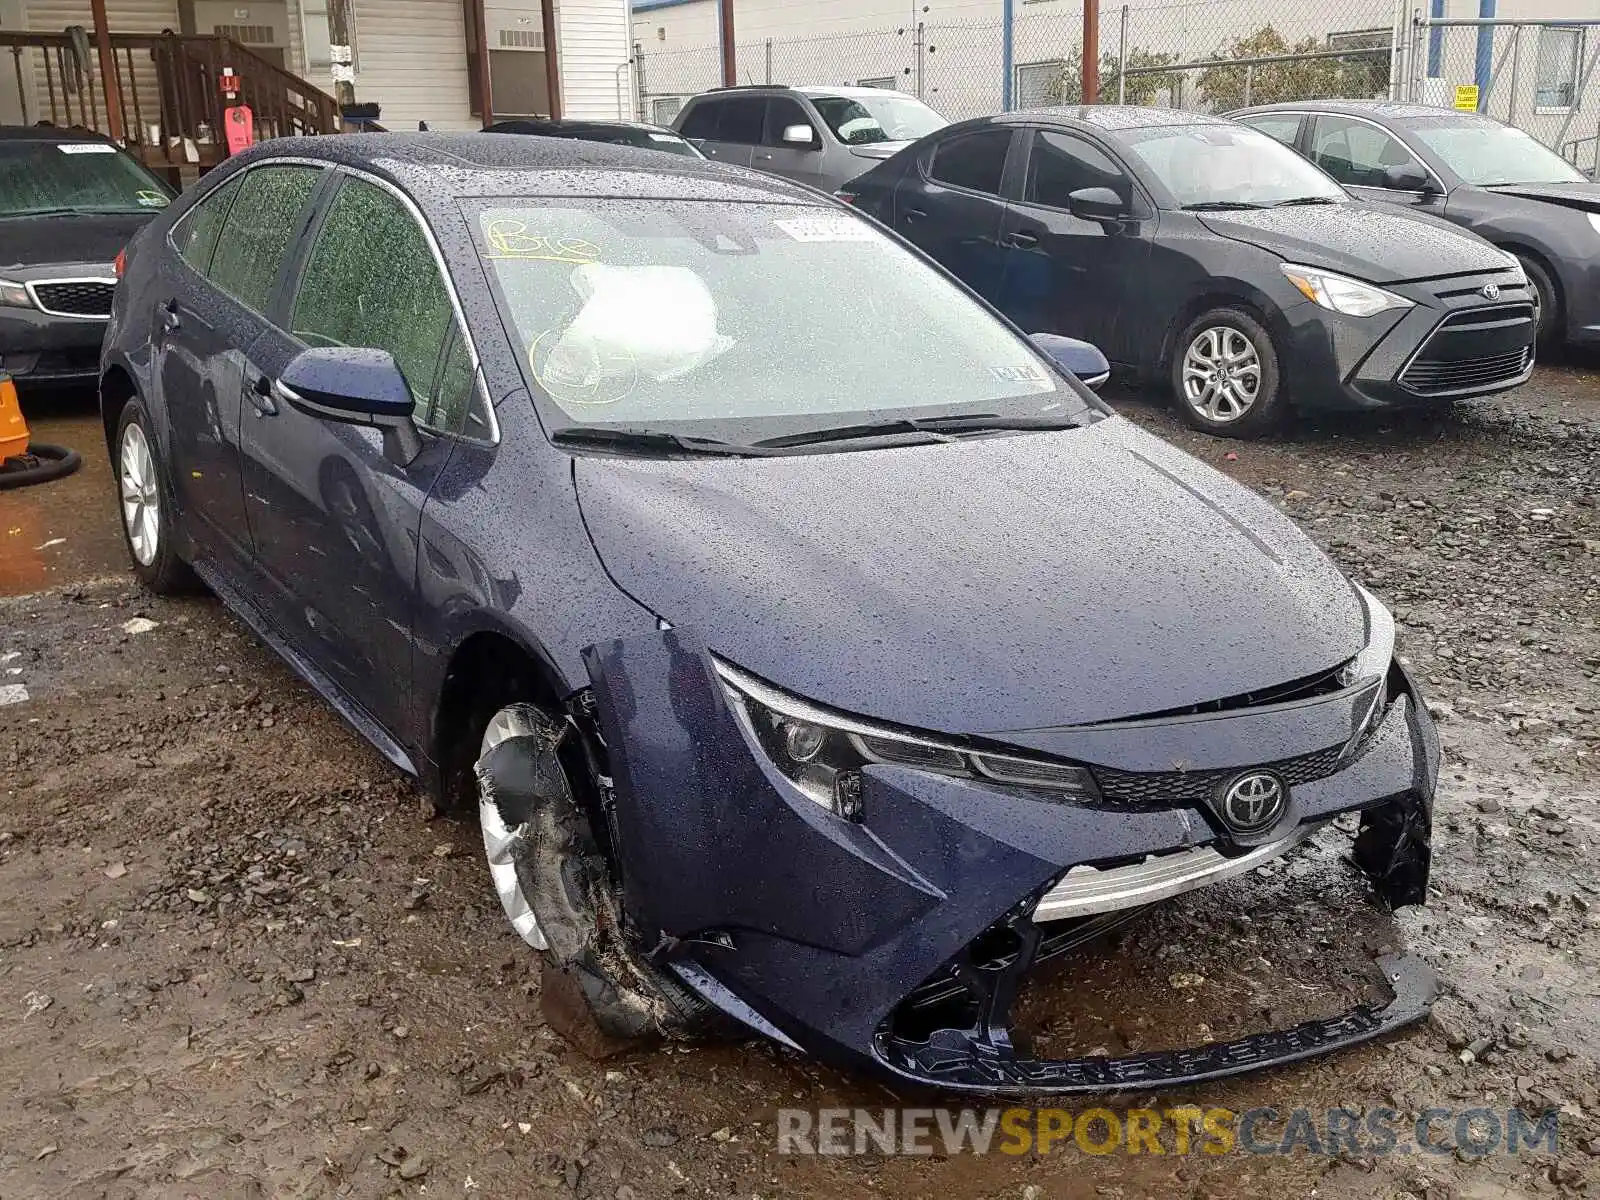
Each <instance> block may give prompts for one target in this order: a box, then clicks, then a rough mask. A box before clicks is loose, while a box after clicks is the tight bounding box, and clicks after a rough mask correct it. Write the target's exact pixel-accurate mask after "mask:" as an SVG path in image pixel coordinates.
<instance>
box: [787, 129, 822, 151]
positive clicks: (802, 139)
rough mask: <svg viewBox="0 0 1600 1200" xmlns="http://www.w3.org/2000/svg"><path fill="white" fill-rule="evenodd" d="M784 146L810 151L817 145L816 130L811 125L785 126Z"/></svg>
mask: <svg viewBox="0 0 1600 1200" xmlns="http://www.w3.org/2000/svg"><path fill="white" fill-rule="evenodd" d="M783 144H784V145H785V146H801V147H803V148H805V149H807V150H809V149H811V148H812V147H813V146H815V145H816V144H817V134H816V130H814V129H812V128H811V126H809V125H785V126H784V128H783Z"/></svg>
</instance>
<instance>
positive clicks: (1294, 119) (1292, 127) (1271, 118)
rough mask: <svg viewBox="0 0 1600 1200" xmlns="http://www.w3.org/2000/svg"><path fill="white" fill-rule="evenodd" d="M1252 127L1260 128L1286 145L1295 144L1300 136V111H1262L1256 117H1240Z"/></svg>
mask: <svg viewBox="0 0 1600 1200" xmlns="http://www.w3.org/2000/svg"><path fill="white" fill-rule="evenodd" d="M1239 120H1241V121H1243V122H1244V123H1245V124H1246V125H1248V126H1250V127H1251V128H1252V129H1259V130H1261V132H1262V133H1264V134H1266V135H1267V136H1268V137H1270V138H1276V139H1277V140H1278V141H1280V142H1282V143H1283V144H1284V145H1285V146H1293V145H1294V143H1295V139H1296V138H1297V137H1299V136H1300V114H1299V113H1262V114H1261V115H1260V116H1255V117H1240V118H1239Z"/></svg>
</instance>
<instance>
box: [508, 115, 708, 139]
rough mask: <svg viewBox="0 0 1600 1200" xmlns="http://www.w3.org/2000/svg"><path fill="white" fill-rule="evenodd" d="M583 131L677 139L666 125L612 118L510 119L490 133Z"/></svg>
mask: <svg viewBox="0 0 1600 1200" xmlns="http://www.w3.org/2000/svg"><path fill="white" fill-rule="evenodd" d="M583 129H637V130H639V131H641V132H643V133H666V134H671V135H672V136H673V137H677V136H678V135H677V134H676V133H673V132H672V130H670V129H668V128H667V127H666V126H664V125H652V124H650V122H649V121H622V120H617V119H615V118H610V117H596V118H593V119H590V118H588V117H557V118H555V119H553V120H552V119H551V118H549V117H508V118H507V119H506V120H504V121H496V122H495V124H494V127H493V128H492V129H490V130H489V131H488V132H490V133H523V132H533V131H536V130H550V131H552V132H555V133H560V132H563V131H566V130H571V131H572V132H574V133H576V132H577V131H579V130H583Z"/></svg>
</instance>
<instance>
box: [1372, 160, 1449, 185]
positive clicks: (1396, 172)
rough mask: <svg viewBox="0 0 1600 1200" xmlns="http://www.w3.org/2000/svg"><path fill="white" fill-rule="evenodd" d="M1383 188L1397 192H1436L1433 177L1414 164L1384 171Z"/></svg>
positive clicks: (1406, 164) (1401, 165) (1396, 166)
mask: <svg viewBox="0 0 1600 1200" xmlns="http://www.w3.org/2000/svg"><path fill="white" fill-rule="evenodd" d="M1383 186H1384V187H1386V188H1388V189H1390V190H1391V191H1396V192H1435V191H1437V190H1438V189H1437V188H1435V187H1434V186H1433V177H1432V176H1430V175H1429V174H1428V172H1427V171H1425V170H1423V168H1422V167H1421V166H1420V165H1418V164H1417V163H1414V162H1408V163H1399V164H1397V165H1395V166H1392V167H1385V168H1384V169H1383Z"/></svg>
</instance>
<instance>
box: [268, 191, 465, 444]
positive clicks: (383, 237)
mask: <svg viewBox="0 0 1600 1200" xmlns="http://www.w3.org/2000/svg"><path fill="white" fill-rule="evenodd" d="M455 328H456V320H455V309H454V308H453V307H452V305H451V303H450V293H449V292H448V291H447V290H446V288H445V283H444V277H443V276H442V275H441V274H440V272H439V265H438V262H437V260H436V259H435V258H434V256H433V249H432V247H431V246H430V245H429V243H428V239H427V237H426V235H425V234H424V233H423V231H422V227H421V226H420V225H418V224H417V221H416V218H414V217H413V216H412V215H411V212H410V211H409V210H408V209H407V208H406V207H405V205H403V204H401V202H400V201H399V200H398V199H396V198H395V196H394V195H392V194H391V193H390V192H388V191H386V190H385V189H383V188H381V187H378V186H377V185H376V184H372V183H368V182H366V181H365V180H361V179H346V180H344V182H343V183H342V184H341V185H340V187H339V193H338V195H336V196H335V197H334V199H333V203H332V204H331V205H329V207H328V215H327V219H326V220H325V221H324V222H323V225H322V229H321V231H320V232H319V233H318V234H317V243H316V245H315V246H314V247H313V248H312V251H311V256H310V258H309V259H308V260H307V261H306V266H305V271H304V273H303V274H302V275H301V277H300V286H299V289H298V291H297V292H296V293H295V299H294V312H293V315H292V317H291V320H290V330H291V331H292V332H293V333H294V335H295V337H297V338H299V339H300V340H301V341H302V342H304V343H305V344H306V345H308V346H365V347H370V348H371V349H374V350H387V351H388V352H389V353H390V354H392V355H394V361H395V363H396V365H397V366H399V368H400V373H401V374H402V375H404V376H405V378H406V383H407V384H409V385H410V387H411V394H412V396H413V397H414V398H415V401H416V408H415V410H414V413H415V419H416V421H417V424H419V425H427V426H429V427H430V428H435V429H440V428H443V429H453V428H455V427H452V426H450V425H449V424H448V422H449V421H451V420H454V419H457V418H459V417H460V416H461V415H463V414H464V411H465V408H464V402H463V396H462V394H461V389H460V386H459V385H460V382H461V381H460V362H459V361H457V362H456V363H455V364H454V366H453V367H452V372H453V374H452V377H451V378H450V379H449V380H442V372H441V369H440V368H441V359H442V358H443V357H444V355H445V350H446V349H447V347H446V344H445V343H446V340H447V339H449V338H451V337H452V336H453V335H454V333H455ZM462 351H463V352H464V351H465V347H462ZM441 383H443V384H445V385H446V386H441ZM452 389H453V390H452ZM447 391H449V393H450V394H448V395H447V394H446V392H447ZM457 427H458V426H457Z"/></svg>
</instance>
